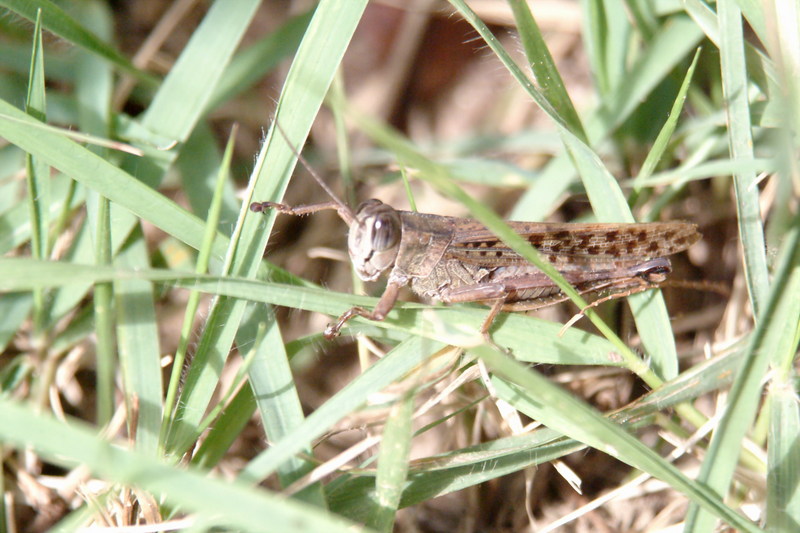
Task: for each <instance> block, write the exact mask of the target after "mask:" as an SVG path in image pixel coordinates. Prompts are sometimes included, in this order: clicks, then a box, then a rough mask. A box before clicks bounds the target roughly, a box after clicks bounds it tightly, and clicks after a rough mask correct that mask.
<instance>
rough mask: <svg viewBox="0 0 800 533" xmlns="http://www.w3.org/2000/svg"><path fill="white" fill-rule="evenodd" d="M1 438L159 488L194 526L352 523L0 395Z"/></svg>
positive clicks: (343, 527)
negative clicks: (128, 446) (126, 445)
mask: <svg viewBox="0 0 800 533" xmlns="http://www.w3.org/2000/svg"><path fill="white" fill-rule="evenodd" d="M0 410H1V411H2V412H3V417H2V419H1V420H0V440H2V441H3V442H5V443H8V444H11V445H14V446H16V447H18V448H20V449H31V450H34V451H35V452H37V453H38V454H40V455H42V456H44V457H46V458H47V459H48V460H50V461H52V462H53V463H54V464H57V465H61V466H62V467H64V468H73V467H74V466H76V465H79V464H81V465H84V466H85V467H87V468H88V469H89V471H91V472H93V473H94V474H96V475H99V476H101V477H102V478H103V479H108V480H113V481H114V482H117V483H121V484H124V485H129V486H133V487H137V488H140V489H144V490H147V491H149V492H150V493H152V494H159V495H162V496H163V497H164V499H165V500H166V501H167V502H168V503H170V504H171V505H173V506H179V507H180V508H181V509H182V510H186V511H191V512H194V513H195V515H194V518H195V520H194V524H193V525H194V527H197V528H201V529H211V528H214V527H222V528H223V529H235V530H241V531H253V532H256V531H264V528H265V524H269V530H270V531H285V532H293V533H299V532H309V533H310V532H315V533H318V532H320V531H326V532H341V533H345V532H352V531H353V530H354V528H356V527H357V526H356V525H355V524H353V523H350V522H347V521H345V520H343V519H341V518H338V517H335V516H332V515H330V514H328V513H323V512H322V511H320V510H319V509H317V508H314V507H313V506H310V505H306V504H303V503H299V502H296V501H292V500H290V499H287V498H285V497H283V496H281V495H275V494H271V493H269V492H267V491H265V490H262V489H258V488H254V487H250V486H245V485H243V484H242V483H238V482H227V481H223V480H221V479H218V478H216V477H214V476H209V475H208V473H207V472H204V471H198V470H196V469H191V468H190V469H184V468H178V467H175V466H171V465H166V464H164V463H161V462H159V461H157V460H156V459H154V458H152V457H149V456H146V455H144V454H140V453H136V452H130V451H126V450H124V449H122V448H121V447H120V446H118V445H116V444H113V443H109V442H106V441H104V440H103V439H102V438H100V437H99V436H97V435H96V433H95V432H94V431H92V430H90V429H88V428H87V427H85V426H84V425H83V424H80V423H77V422H71V423H69V424H65V423H63V422H59V421H56V420H54V419H53V418H51V417H49V416H44V415H42V414H41V413H36V412H34V411H33V409H31V408H28V407H24V406H21V405H19V404H17V403H16V402H14V401H11V400H9V399H7V398H0Z"/></svg>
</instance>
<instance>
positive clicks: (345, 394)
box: [240, 337, 444, 482]
mask: <svg viewBox="0 0 800 533" xmlns="http://www.w3.org/2000/svg"><path fill="white" fill-rule="evenodd" d="M443 347H444V345H443V344H441V343H438V342H434V341H429V340H427V339H423V338H420V337H409V338H408V340H406V341H403V342H402V343H400V344H398V345H397V346H396V347H395V348H394V349H393V350H392V351H390V352H389V353H388V354H386V355H385V356H384V357H383V358H382V359H381V360H380V361H378V362H377V363H375V364H374V365H373V366H371V367H370V368H369V369H367V370H366V371H365V372H364V373H363V374H361V375H360V376H358V377H357V378H356V379H354V380H353V381H351V382H350V383H348V384H347V385H346V386H345V387H344V388H343V389H342V390H340V391H339V392H338V393H336V394H335V395H334V396H333V397H332V398H331V399H329V400H328V401H327V402H325V403H324V404H323V405H322V406H320V407H319V408H318V409H317V410H316V411H314V412H313V413H312V414H311V415H309V416H308V417H307V418H306V419H305V420H304V421H303V423H302V424H300V425H299V426H296V427H295V428H294V429H292V430H291V431H290V432H289V433H287V434H286V435H285V436H284V437H283V438H282V439H281V440H280V441H277V442H274V443H273V445H272V447H270V448H269V449H267V450H266V451H264V452H262V453H261V454H259V455H258V456H257V457H256V458H255V459H253V460H252V461H250V463H249V464H248V465H247V467H245V468H244V469H243V470H242V472H241V474H240V477H241V478H243V479H246V480H249V481H252V482H257V481H259V480H261V479H264V478H265V477H267V476H268V475H270V474H271V473H272V472H274V471H275V470H276V469H277V468H279V467H280V465H282V464H283V463H284V462H285V461H287V460H289V459H290V458H291V457H293V456H294V455H296V454H297V453H299V452H300V451H302V450H303V449H304V448H306V447H308V446H310V445H311V444H312V443H313V442H314V439H316V438H318V437H319V436H320V435H322V434H324V433H325V432H326V431H328V429H329V428H331V427H332V426H333V425H334V424H335V423H336V422H338V421H339V420H341V419H342V417H344V416H346V415H347V414H348V413H351V412H352V411H353V410H355V409H357V408H359V407H361V406H362V405H364V404H365V403H366V402H367V400H368V398H369V396H370V395H371V394H374V393H377V392H379V391H381V390H383V389H384V388H386V387H387V386H389V385H390V384H391V383H394V382H395V381H397V380H399V379H401V378H402V376H404V375H405V374H406V373H408V372H409V371H410V370H411V369H413V368H414V367H416V366H417V365H419V364H421V363H422V362H424V361H426V360H427V359H428V358H429V357H430V356H431V355H432V354H435V353H436V352H437V351H438V350H440V349H442V348H443Z"/></svg>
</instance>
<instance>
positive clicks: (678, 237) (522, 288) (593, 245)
mask: <svg viewBox="0 0 800 533" xmlns="http://www.w3.org/2000/svg"><path fill="white" fill-rule="evenodd" d="M295 155H297V156H298V158H299V159H300V160H301V162H303V164H304V166H306V168H308V170H309V172H311V174H312V176H313V177H314V178H315V180H316V181H317V182H319V184H320V185H321V186H322V187H323V188H324V189H325V191H326V192H327V193H328V195H329V196H330V197H331V198H332V200H331V201H329V202H325V203H321V204H314V205H301V206H296V207H290V206H288V205H285V204H280V203H275V202H253V203H252V204H250V210H251V211H254V212H264V211H266V210H267V209H275V210H277V211H279V212H281V213H285V214H289V215H298V216H299V215H307V214H310V213H315V212H317V211H321V210H323V209H335V210H336V211H337V212H338V214H339V216H340V217H341V218H342V220H344V221H345V222H346V223H347V225H348V226H349V227H350V231H349V234H348V239H347V244H348V251H349V254H350V259H351V261H352V263H353V266H354V268H355V269H356V273H357V274H358V276H359V277H360V278H361V279H362V280H364V281H374V280H375V279H377V278H378V277H379V276H380V275H381V274H382V273H384V272H388V275H389V278H388V283H387V285H386V289H385V290H384V292H383V295H382V296H381V298H380V300H379V301H378V304H377V305H376V306H375V308H374V309H373V310H371V311H370V310H367V309H364V308H363V307H353V308H351V309H349V310H348V311H346V312H345V313H344V314H343V315H342V316H340V317H339V319H338V320H337V321H336V322H335V323H334V324H330V325H328V327H327V328H326V329H325V337H326V338H328V339H330V338H333V337H335V336H337V335H338V334H339V330H341V328H342V327H343V326H344V325H345V323H346V322H347V321H348V320H350V319H351V318H353V317H355V316H360V317H362V318H366V319H368V320H376V321H380V320H383V319H384V318H385V317H386V315H387V314H388V313H389V311H391V309H392V308H393V307H394V304H395V302H396V301H397V297H398V294H399V291H400V288H401V287H403V286H405V285H407V284H409V283H410V284H411V289H412V290H413V291H414V292H415V293H417V294H419V295H420V296H423V297H426V298H435V299H438V300H440V301H442V302H443V303H446V304H452V303H458V302H483V303H487V304H490V305H491V311H490V312H489V315H488V316H487V318H486V320H485V321H484V323H483V325H482V327H481V333H483V334H484V336H488V330H489V327H490V326H491V324H492V322H493V321H494V318H495V317H496V315H497V313H499V312H500V311H501V310H506V311H528V310H533V309H537V308H540V307H544V306H547V305H551V304H554V303H557V302H561V301H564V300H566V299H568V297H567V296H566V295H565V294H564V293H563V292H562V291H561V289H559V288H558V286H557V285H556V284H555V283H554V282H553V280H551V279H550V278H549V277H548V276H546V275H545V274H544V273H543V272H542V271H541V270H539V269H538V268H536V267H535V266H533V265H532V264H530V263H529V262H528V261H526V260H525V259H523V258H522V257H521V256H520V255H518V254H517V253H516V252H514V251H513V250H511V249H510V248H509V247H508V246H506V245H505V244H504V243H503V242H502V241H500V239H498V238H497V237H496V236H495V235H494V234H493V233H492V232H491V231H489V230H487V229H486V228H485V227H484V226H483V225H482V224H480V223H478V222H475V221H472V220H468V219H464V218H456V217H448V216H440V215H433V214H428V213H417V212H410V211H399V210H396V209H394V208H393V207H391V206H389V205H386V204H384V203H383V202H381V201H380V200H375V199H372V200H367V201H366V202H363V203H362V204H361V205H360V206H359V207H358V209H356V211H355V212H353V211H352V210H351V209H350V208H349V207H348V206H347V205H346V204H345V203H344V202H342V201H341V200H339V199H338V198H337V197H336V196H335V195H334V194H333V192H332V191H331V190H330V188H329V187H327V185H326V184H325V183H324V182H323V181H322V179H321V178H320V177H319V176H318V175H317V174H316V173H315V172H314V171H313V170H312V169H311V168H310V167H309V165H308V164H307V163H306V162H305V160H304V159H303V158H302V156H300V154H299V153H297V152H296V151H295ZM508 225H509V226H510V227H511V228H512V229H513V230H514V231H515V232H517V233H518V234H519V235H521V236H523V237H524V238H526V239H527V240H528V242H530V244H531V245H533V246H534V247H535V248H536V249H537V250H538V251H539V253H541V254H542V255H543V256H544V257H545V258H546V259H547V260H548V261H549V262H550V263H552V264H553V265H554V266H555V268H556V269H557V270H558V271H559V272H560V273H561V274H562V275H563V276H564V278H566V280H567V281H569V282H570V283H571V284H572V285H573V286H574V287H575V288H576V290H577V291H578V292H579V293H581V294H596V293H599V292H611V293H613V294H614V295H619V296H626V295H629V294H632V293H634V292H641V291H643V290H646V289H649V288H655V287H657V286H658V285H659V284H660V283H662V282H663V281H664V280H665V279H666V276H667V274H669V273H670V272H671V271H672V268H671V265H670V262H669V259H667V257H666V256H668V255H671V254H674V253H677V252H680V251H682V250H685V249H686V248H688V247H689V246H691V245H692V244H693V243H695V242H696V241H697V240H698V239H699V238H700V234H699V233H698V232H697V227H696V226H695V225H694V224H690V223H686V222H652V223H641V224H617V223H610V224H603V223H597V224H576V223H545V222H508Z"/></svg>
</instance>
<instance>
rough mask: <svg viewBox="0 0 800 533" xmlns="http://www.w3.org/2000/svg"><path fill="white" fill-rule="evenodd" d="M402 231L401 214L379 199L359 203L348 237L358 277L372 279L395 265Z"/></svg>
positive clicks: (348, 245)
mask: <svg viewBox="0 0 800 533" xmlns="http://www.w3.org/2000/svg"><path fill="white" fill-rule="evenodd" d="M401 233H402V226H401V223H400V215H399V214H398V213H397V211H395V210H394V209H393V208H392V207H391V206H388V205H386V204H384V203H383V202H381V201H380V200H367V201H366V202H364V203H362V204H361V205H360V206H358V209H357V210H356V217H355V221H353V223H352V224H351V225H350V233H349V235H348V237H347V248H348V251H349V252H350V260H351V261H352V262H353V266H355V268H356V272H357V273H358V277H360V278H361V279H363V280H364V281H373V280H375V279H377V277H378V276H380V274H381V272H383V271H384V270H386V269H387V268H390V267H392V266H394V261H395V258H396V257H397V251H398V249H399V248H400V235H401Z"/></svg>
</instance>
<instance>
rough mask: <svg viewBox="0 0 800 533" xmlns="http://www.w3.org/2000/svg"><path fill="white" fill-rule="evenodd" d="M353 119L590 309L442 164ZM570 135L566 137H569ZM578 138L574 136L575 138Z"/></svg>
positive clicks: (642, 368) (631, 361)
mask: <svg viewBox="0 0 800 533" xmlns="http://www.w3.org/2000/svg"><path fill="white" fill-rule="evenodd" d="M351 116H352V117H353V120H354V121H355V122H356V123H357V124H358V126H359V127H360V128H361V129H362V131H364V133H366V134H367V135H369V136H370V137H371V138H372V139H373V140H375V141H376V142H377V143H378V144H381V145H383V146H385V147H387V148H389V149H390V150H391V151H392V152H393V153H394V154H395V155H396V156H397V157H398V158H399V159H400V160H401V161H402V162H403V164H406V165H409V166H412V167H414V168H417V169H418V170H419V171H420V177H422V178H424V179H425V180H427V181H429V182H430V183H432V184H433V185H434V186H435V187H436V188H438V189H439V190H440V191H442V192H443V193H444V194H446V195H448V196H450V197H452V198H454V199H455V200H457V201H459V202H460V203H462V204H463V205H464V206H465V207H466V208H467V209H468V210H469V212H470V214H472V216H474V217H475V218H476V219H477V220H479V221H480V222H481V223H482V224H484V225H485V226H486V227H487V228H488V229H489V230H491V231H492V232H493V233H494V234H495V235H497V236H498V237H499V238H500V239H501V240H502V241H503V242H504V243H506V244H507V245H508V246H509V247H510V248H512V249H513V250H514V251H515V252H517V253H518V254H520V255H522V256H523V257H524V258H525V259H527V260H528V261H530V262H531V264H533V265H535V266H536V267H537V268H539V269H540V270H542V272H544V273H545V274H547V276H549V277H550V278H551V279H553V281H555V282H556V284H558V286H559V288H560V289H561V290H562V291H564V293H565V294H566V295H568V296H569V297H570V299H571V300H572V301H573V302H575V304H576V305H578V306H579V308H581V309H583V308H584V307H586V302H585V301H584V300H583V298H582V297H581V296H580V295H579V294H578V293H577V292H576V291H575V289H574V288H573V287H572V286H571V285H570V284H569V283H567V281H566V280H565V279H564V278H563V276H562V275H561V274H560V273H559V272H558V271H557V270H556V269H555V267H553V265H551V264H550V263H549V262H547V261H545V260H544V259H542V258H541V257H540V255H539V253H538V252H537V251H536V250H535V249H534V248H533V247H532V246H531V245H530V244H529V243H528V242H527V241H526V240H525V239H523V238H522V237H520V236H519V235H517V234H516V233H514V231H513V230H512V229H511V228H509V227H508V225H507V224H506V223H505V222H503V221H502V220H501V219H500V217H498V216H497V215H496V214H495V213H494V212H492V211H491V210H490V209H488V208H487V207H486V206H484V205H482V204H481V203H480V202H477V201H475V200H474V199H472V198H471V197H469V196H468V195H467V194H465V193H464V191H462V190H461V189H460V188H459V187H458V186H457V185H456V184H455V183H454V182H453V181H452V180H450V179H449V178H448V176H447V172H446V169H445V168H444V167H442V166H440V165H436V164H435V163H433V162H432V161H430V160H429V159H427V158H425V157H424V156H422V155H421V154H420V153H419V152H417V151H416V150H415V149H414V148H413V147H412V146H411V145H410V143H408V142H407V141H405V140H404V139H402V138H401V137H400V135H399V134H397V133H396V132H394V131H393V130H391V129H390V128H389V127H387V126H384V125H382V124H379V123H378V122H376V121H373V120H370V119H368V118H367V117H364V116H360V115H358V114H357V113H355V112H352V113H351ZM569 135H570V134H569V133H567V134H566V135H565V137H567V136H569ZM572 138H573V139H574V137H572ZM626 207H627V206H626ZM586 316H587V317H588V318H589V319H590V320H591V321H592V323H593V324H595V326H597V328H598V329H599V330H600V331H601V333H603V335H604V336H605V337H606V338H607V339H608V340H609V341H610V342H611V343H612V344H613V345H614V346H615V347H616V348H617V351H618V353H619V354H620V356H621V358H622V360H623V361H624V362H625V365H626V366H627V367H628V368H629V369H630V370H631V371H632V372H635V373H636V374H637V375H639V376H641V377H642V379H645V380H646V381H647V382H648V383H649V384H650V385H651V386H652V387H656V386H658V385H659V384H660V379H659V378H658V377H657V376H656V375H654V374H653V373H652V371H651V370H650V369H649V368H648V367H647V365H645V364H644V363H643V362H642V361H641V360H640V359H639V358H638V357H637V356H636V355H635V354H634V353H633V352H632V351H631V350H630V349H629V348H628V347H627V346H626V345H625V343H623V342H622V340H621V339H620V338H619V337H618V336H617V335H616V334H614V332H613V331H611V329H610V328H609V327H608V326H607V325H606V324H605V323H603V322H602V320H600V318H599V317H598V316H597V314H596V313H594V312H593V310H592V309H589V310H587V312H586Z"/></svg>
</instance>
